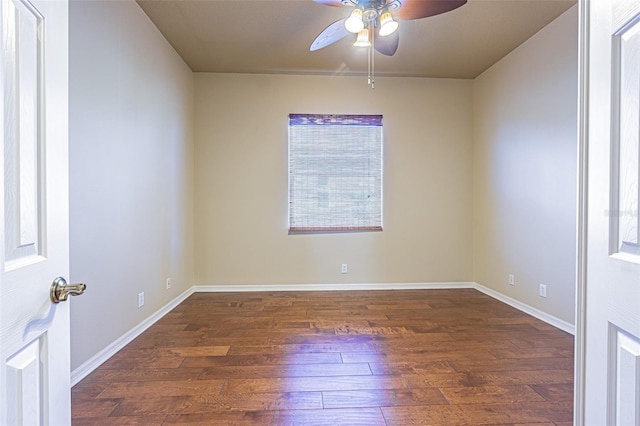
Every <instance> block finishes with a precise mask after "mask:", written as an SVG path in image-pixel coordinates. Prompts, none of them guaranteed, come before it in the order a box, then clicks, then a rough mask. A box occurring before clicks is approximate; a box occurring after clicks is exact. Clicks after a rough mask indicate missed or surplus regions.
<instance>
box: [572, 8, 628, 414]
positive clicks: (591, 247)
mask: <svg viewBox="0 0 640 426" xmlns="http://www.w3.org/2000/svg"><path fill="white" fill-rule="evenodd" d="M581 7H582V10H583V11H588V12H587V13H586V14H584V15H581V19H582V22H581V23H583V24H588V25H586V26H583V28H585V29H588V37H586V38H585V40H586V44H584V45H583V46H585V47H586V48H585V49H583V50H582V52H583V53H587V54H588V56H585V57H586V58H588V79H586V80H585V81H586V84H587V85H586V88H587V89H588V90H587V92H584V93H588V102H587V103H586V105H587V109H586V112H587V115H586V118H587V120H586V121H585V123H586V124H585V126H586V127H585V128H584V129H586V133H585V136H586V142H587V148H588V158H589V161H588V176H589V177H588V190H587V197H588V208H587V214H588V217H587V223H588V229H587V233H586V237H587V246H586V247H587V262H586V286H585V287H583V288H582V290H584V293H583V294H585V295H586V304H585V305H583V306H584V307H585V311H584V312H585V315H583V316H582V319H583V321H582V324H581V326H582V327H583V330H582V334H581V336H579V337H582V338H584V346H583V347H582V348H581V347H580V346H579V347H578V352H577V353H578V357H579V359H578V369H577V370H578V371H577V373H578V375H579V376H578V377H577V383H582V386H580V385H579V386H578V393H577V396H578V404H579V407H580V411H581V412H577V415H578V421H583V422H584V424H586V425H597V426H600V425H625V426H626V425H629V426H639V425H640V226H639V225H640V219H639V217H638V207H639V199H640V189H639V186H638V182H639V178H640V1H638V0H592V1H583V2H581ZM582 34H587V32H582ZM583 75H584V74H583ZM579 321H580V320H579ZM583 349H584V350H583ZM580 357H582V359H580ZM581 361H584V364H583V367H582V368H581V367H580V365H581ZM582 416H584V417H583V418H580V417H582Z"/></svg>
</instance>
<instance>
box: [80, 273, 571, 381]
mask: <svg viewBox="0 0 640 426" xmlns="http://www.w3.org/2000/svg"><path fill="white" fill-rule="evenodd" d="M462 288H473V289H476V290H478V291H480V292H482V293H484V294H486V295H488V296H490V297H493V298H494V299H497V300H499V301H501V302H503V303H506V304H507V305H509V306H512V307H514V308H516V309H518V310H520V311H522V312H525V313H527V314H529V315H531V316H533V317H536V318H538V319H539V320H542V321H544V322H546V323H548V324H551V325H552V326H554V327H557V328H559V329H560V330H563V331H566V332H567V333H570V334H573V335H575V326H574V325H573V324H569V323H568V322H566V321H563V320H561V319H558V318H556V317H554V316H552V315H549V314H547V313H545V312H542V311H541V310H539V309H536V308H534V307H531V306H529V305H527V304H524V303H522V302H519V301H517V300H515V299H512V298H510V297H508V296H505V295H504V294H501V293H498V292H497V291H495V290H492V289H490V288H488V287H485V286H483V285H481V284H478V283H475V282H436V283H397V284H392V283H363V284H358V283H351V284H348V283H347V284H273V285H221V286H218V285H203V286H193V287H191V288H190V289H188V290H186V291H185V292H184V293H182V294H180V295H179V296H178V297H176V298H175V299H174V300H172V301H171V302H169V303H168V304H167V305H166V306H164V307H163V308H161V309H159V310H158V311H156V312H155V313H154V314H153V315H151V316H150V317H148V318H147V319H145V320H144V321H142V322H141V323H140V324H138V325H137V326H136V327H134V328H132V329H131V330H129V331H127V332H126V333H125V334H124V335H122V336H121V337H120V338H118V339H117V340H116V341H114V342H113V343H111V344H110V345H109V346H107V347H106V348H104V349H103V350H101V351H100V352H98V353H97V354H95V355H94V356H93V357H91V358H90V359H89V360H87V361H86V362H84V363H83V364H82V365H80V366H79V367H78V368H76V369H75V370H73V371H72V372H71V386H74V385H76V384H77V383H79V382H80V381H81V380H82V379H84V378H85V377H86V376H88V375H89V374H90V373H91V372H92V371H94V370H95V369H96V368H98V367H99V366H100V365H102V364H103V363H104V362H105V361H107V360H108V359H109V358H111V357H112V356H113V355H115V353H116V352H118V351H119V350H120V349H122V348H123V347H125V346H126V345H127V344H129V343H130V342H131V341H132V340H133V339H135V338H136V337H138V336H139V335H140V334H142V332H143V331H145V330H146V329H147V328H149V327H151V326H152V325H153V324H155V323H156V322H157V321H158V320H159V319H160V318H162V317H163V316H165V315H166V314H167V313H168V312H169V311H171V310H172V309H173V308H175V307H176V306H178V305H179V304H180V303H182V302H183V301H184V300H185V299H186V298H187V297H189V296H191V295H192V294H193V293H207V292H209V293H211V292H219V293H222V292H223V293H228V292H251V291H349V290H370V291H372V290H431V289H462Z"/></svg>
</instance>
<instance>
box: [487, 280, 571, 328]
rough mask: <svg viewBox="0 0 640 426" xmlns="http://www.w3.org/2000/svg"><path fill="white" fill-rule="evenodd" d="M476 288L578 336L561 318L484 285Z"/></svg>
mask: <svg viewBox="0 0 640 426" xmlns="http://www.w3.org/2000/svg"><path fill="white" fill-rule="evenodd" d="M474 288H475V289H476V290H478V291H480V292H482V293H484V294H486V295H487V296H491V297H493V298H494V299H496V300H499V301H501V302H503V303H506V304H507V305H509V306H512V307H514V308H516V309H518V310H519V311H522V312H524V313H526V314H529V315H531V316H532V317H535V318H538V319H539V320H541V321H544V322H546V323H547V324H551V325H552V326H554V327H556V328H559V329H560V330H562V331H566V332H567V333H569V334H572V335H574V336H575V335H576V327H575V325H573V324H570V323H568V322H566V321H564V320H561V319H560V318H556V317H554V316H553V315H549V314H547V313H546V312H542V311H541V310H540V309H537V308H534V307H533V306H529V305H527V304H525V303H522V302H520V301H518V300H516V299H512V298H511V297H509V296H505V295H504V294H502V293H499V292H497V291H495V290H492V289H490V288H489V287H485V286H483V285H482V284H478V283H474Z"/></svg>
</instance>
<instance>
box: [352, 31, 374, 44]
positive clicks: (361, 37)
mask: <svg viewBox="0 0 640 426" xmlns="http://www.w3.org/2000/svg"><path fill="white" fill-rule="evenodd" d="M353 45H354V46H356V47H369V46H371V41H370V40H369V29H368V28H364V29H363V30H362V31H360V32H359V33H358V38H357V39H356V42H355V43H353Z"/></svg>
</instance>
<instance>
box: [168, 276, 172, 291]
mask: <svg viewBox="0 0 640 426" xmlns="http://www.w3.org/2000/svg"><path fill="white" fill-rule="evenodd" d="M170 288H171V278H167V290H169V289H170Z"/></svg>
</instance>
